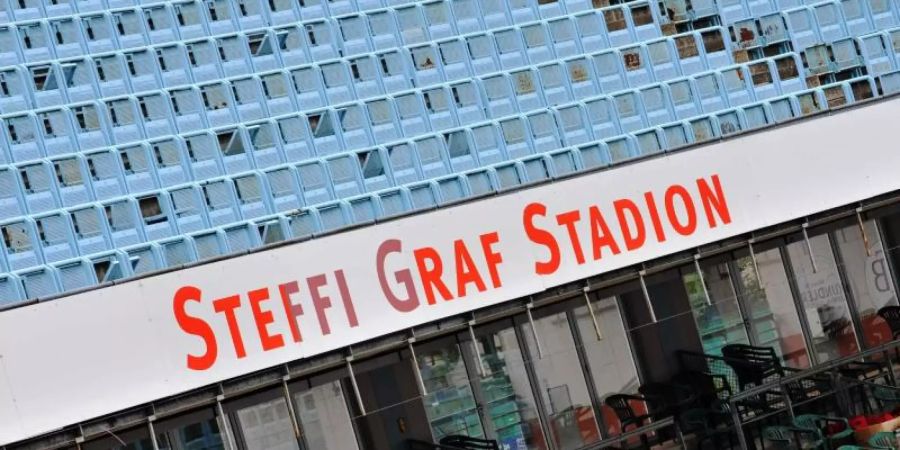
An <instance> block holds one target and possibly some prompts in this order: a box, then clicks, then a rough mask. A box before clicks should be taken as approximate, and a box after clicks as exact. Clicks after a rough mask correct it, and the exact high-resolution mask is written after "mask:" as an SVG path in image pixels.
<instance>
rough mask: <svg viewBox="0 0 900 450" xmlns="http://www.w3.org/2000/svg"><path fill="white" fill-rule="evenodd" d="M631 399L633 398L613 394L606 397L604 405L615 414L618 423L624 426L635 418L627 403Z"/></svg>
mask: <svg viewBox="0 0 900 450" xmlns="http://www.w3.org/2000/svg"><path fill="white" fill-rule="evenodd" d="M633 398H634V396H632V395H628V394H614V395H610V396H609V397H606V401H605V403H606V405H607V406H609V407H610V408H612V410H613V412H615V413H616V417H617V418H618V419H619V421H620V422H622V423H623V424H625V423H628V422H631V421H632V420H634V418H635V417H636V416H637V415H636V414H635V413H634V410H633V409H632V408H631V403H629V401H630V400H631V399H633Z"/></svg>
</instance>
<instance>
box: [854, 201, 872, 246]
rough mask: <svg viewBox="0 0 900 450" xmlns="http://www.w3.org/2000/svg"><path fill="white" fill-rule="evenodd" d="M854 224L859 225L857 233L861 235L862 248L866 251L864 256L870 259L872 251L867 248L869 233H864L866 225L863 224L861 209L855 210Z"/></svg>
mask: <svg viewBox="0 0 900 450" xmlns="http://www.w3.org/2000/svg"><path fill="white" fill-rule="evenodd" d="M856 222H857V223H859V232H860V234H862V240H863V247H865V249H866V256H868V257H870V258H871V257H872V249H871V248H870V247H869V233H867V232H866V225H865V223H863V218H862V208H856Z"/></svg>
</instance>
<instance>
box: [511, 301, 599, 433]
mask: <svg viewBox="0 0 900 450" xmlns="http://www.w3.org/2000/svg"><path fill="white" fill-rule="evenodd" d="M534 329H535V333H536V334H537V337H538V339H539V340H540V346H541V352H540V353H539V352H538V350H537V347H536V343H535V340H534V334H533V333H532V331H531V326H530V324H529V323H525V324H523V325H522V328H521V331H522V335H523V336H524V337H525V341H526V342H527V344H528V348H529V354H530V355H531V364H532V366H533V367H534V372H535V374H536V376H537V380H538V384H539V388H540V389H539V391H540V393H541V397H542V400H543V404H544V408H545V409H546V413H547V417H548V418H549V427H550V433H551V434H552V436H553V440H554V441H555V442H556V448H559V449H564V450H568V449H576V448H581V447H584V446H585V445H588V444H591V443H593V442H596V441H598V440H600V434H599V431H598V429H597V421H596V419H595V418H594V410H593V408H592V407H591V398H590V394H589V393H588V390H587V384H585V381H584V372H583V371H582V370H581V364H579V361H578V353H577V352H576V350H575V340H574V339H573V338H572V330H571V328H570V327H569V321H568V319H567V318H566V313H564V312H561V313H557V314H552V315H549V316H547V317H542V318H540V319H535V321H534Z"/></svg>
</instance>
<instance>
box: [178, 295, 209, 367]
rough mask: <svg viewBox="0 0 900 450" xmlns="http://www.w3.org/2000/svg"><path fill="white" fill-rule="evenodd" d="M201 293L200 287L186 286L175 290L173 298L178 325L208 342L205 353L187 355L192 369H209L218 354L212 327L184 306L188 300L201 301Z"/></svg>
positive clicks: (186, 331)
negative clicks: (189, 313) (191, 314)
mask: <svg viewBox="0 0 900 450" xmlns="http://www.w3.org/2000/svg"><path fill="white" fill-rule="evenodd" d="M200 295H201V292H200V289H198V288H196V287H194V286H184V287H182V288H180V289H178V291H177V292H175V298H174V300H173V307H174V310H175V320H177V321H178V326H179V327H181V329H182V330H183V331H184V332H185V333H187V334H193V335H195V336H199V337H200V338H202V339H203V342H204V343H205V344H206V353H204V354H203V355H201V356H194V355H187V366H188V369H192V370H206V369H209V368H210V367H212V366H213V364H215V362H216V356H217V355H218V346H217V345H216V335H215V333H213V330H212V327H210V326H209V324H208V323H206V322H205V321H204V320H203V319H199V318H197V317H194V316H190V315H188V313H187V311H185V308H184V307H185V304H186V303H187V302H191V301H193V302H200V301H201V300H200Z"/></svg>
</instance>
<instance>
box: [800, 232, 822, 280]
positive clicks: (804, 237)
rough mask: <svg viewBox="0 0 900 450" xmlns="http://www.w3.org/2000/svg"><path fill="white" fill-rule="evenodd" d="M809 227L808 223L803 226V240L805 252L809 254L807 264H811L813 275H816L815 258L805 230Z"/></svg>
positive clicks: (817, 270) (817, 269)
mask: <svg viewBox="0 0 900 450" xmlns="http://www.w3.org/2000/svg"><path fill="white" fill-rule="evenodd" d="M808 227H809V222H806V223H804V224H803V239H804V240H805V241H806V250H807V251H808V252H809V262H810V263H811V264H812V270H813V273H818V272H819V268H818V267H817V266H816V256H815V255H814V254H813V249H812V243H811V242H809V233H808V232H807V231H806V229H807V228H808Z"/></svg>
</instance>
